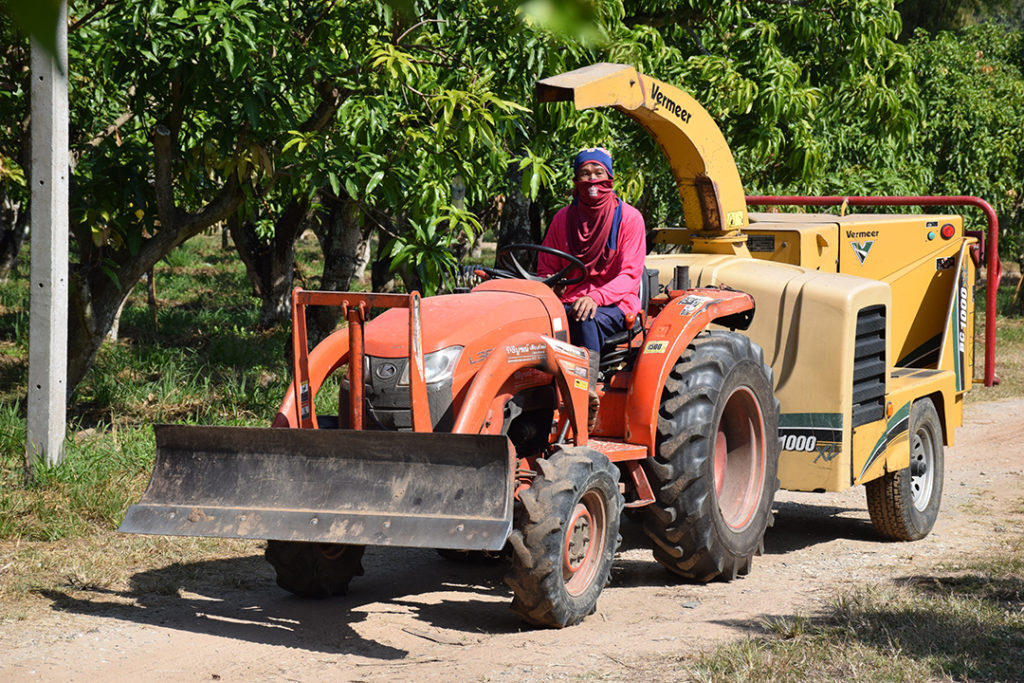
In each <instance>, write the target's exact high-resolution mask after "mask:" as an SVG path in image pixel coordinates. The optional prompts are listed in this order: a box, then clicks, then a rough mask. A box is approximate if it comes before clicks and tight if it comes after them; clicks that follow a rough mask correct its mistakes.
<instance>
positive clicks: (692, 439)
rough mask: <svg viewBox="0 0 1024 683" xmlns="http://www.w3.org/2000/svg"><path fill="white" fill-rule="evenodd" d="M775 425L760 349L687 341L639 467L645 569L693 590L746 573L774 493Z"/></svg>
mask: <svg viewBox="0 0 1024 683" xmlns="http://www.w3.org/2000/svg"><path fill="white" fill-rule="evenodd" d="M778 425H779V409H778V401H777V400H776V399H775V395H774V394H773V392H772V372H771V368H769V367H768V366H767V365H766V364H765V363H764V358H763V353H762V351H761V348H760V347H759V346H757V345H756V344H754V343H753V342H752V341H750V339H748V338H747V337H744V336H743V335H741V334H736V333H733V332H717V331H707V332H703V333H701V334H700V335H698V336H697V337H696V338H694V340H693V341H692V342H691V343H690V345H689V347H688V348H687V351H686V352H685V353H684V354H683V355H682V357H681V358H680V359H679V361H678V362H677V363H676V365H675V367H674V368H673V369H672V371H671V372H670V374H669V377H668V379H667V380H666V382H665V386H664V388H663V390H662V395H661V404H660V408H659V414H658V431H657V448H656V451H655V456H654V457H653V458H649V459H648V460H646V461H645V462H644V466H645V469H646V472H647V476H648V479H649V480H650V482H651V484H652V487H653V488H654V493H655V502H654V503H653V504H652V505H649V506H647V507H646V508H644V509H645V510H646V513H647V514H646V519H645V522H644V531H645V532H646V533H647V535H648V536H649V537H650V538H651V539H652V540H653V541H654V557H655V559H657V560H658V561H659V562H660V563H661V564H662V565H664V566H665V567H666V568H668V569H669V570H670V571H672V572H674V573H676V574H679V575H681V576H684V577H686V578H688V579H693V580H695V581H701V582H706V581H711V580H712V579H724V580H726V581H729V580H732V579H734V578H735V577H736V576H737V575H740V574H746V573H747V572H748V571H749V570H750V562H751V558H752V557H753V555H755V554H760V553H761V551H762V549H763V539H764V532H765V529H766V528H767V527H768V526H769V525H770V524H771V522H772V502H773V500H774V498H775V491H776V490H777V489H778V488H779V480H778V461H779V440H778Z"/></svg>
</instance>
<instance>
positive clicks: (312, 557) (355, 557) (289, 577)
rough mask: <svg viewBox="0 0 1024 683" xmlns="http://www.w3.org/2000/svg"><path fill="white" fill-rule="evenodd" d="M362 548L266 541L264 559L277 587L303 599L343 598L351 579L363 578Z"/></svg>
mask: <svg viewBox="0 0 1024 683" xmlns="http://www.w3.org/2000/svg"><path fill="white" fill-rule="evenodd" d="M364 550H365V546H361V545H342V544H340V543H303V542H300V541H267V549H266V551H265V552H264V553H263V556H264V557H265V558H266V559H267V562H269V563H270V564H271V565H273V567H274V570H275V571H276V572H277V585H278V586H280V587H281V588H283V589H285V590H286V591H288V592H290V593H294V594H295V595H298V596H301V597H303V598H329V597H331V596H332V595H344V594H345V592H346V591H348V583H349V581H351V580H352V577H353V576H362V575H363V564H362V561H361V560H362V558H363V551H364Z"/></svg>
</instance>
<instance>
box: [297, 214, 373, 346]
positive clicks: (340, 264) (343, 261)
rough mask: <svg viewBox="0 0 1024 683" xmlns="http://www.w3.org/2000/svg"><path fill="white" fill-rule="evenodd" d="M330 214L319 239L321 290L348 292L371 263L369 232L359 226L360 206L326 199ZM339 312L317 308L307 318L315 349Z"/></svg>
mask: <svg viewBox="0 0 1024 683" xmlns="http://www.w3.org/2000/svg"><path fill="white" fill-rule="evenodd" d="M323 203H324V204H325V205H326V206H327V208H328V212H327V214H326V215H325V216H323V218H322V219H321V220H320V221H319V223H318V225H317V228H316V236H317V239H318V240H319V241H320V249H321V251H322V252H323V260H324V266H323V272H322V273H321V275H320V289H326V290H334V291H347V290H349V289H351V287H352V280H353V279H358V278H360V277H362V274H363V270H364V269H365V268H366V262H367V261H368V260H369V246H370V230H369V229H367V228H365V227H364V226H362V225H360V221H359V217H360V213H359V206H358V205H357V204H356V203H355V202H353V201H350V200H348V199H342V198H339V197H325V198H324V202H323ZM340 313H341V312H340V311H339V310H338V309H337V308H335V307H333V306H316V307H313V308H311V309H309V312H308V313H307V316H306V321H307V326H308V334H309V339H310V343H311V344H313V345H315V344H316V343H318V342H319V341H321V340H322V339H324V338H325V337H326V336H327V335H329V334H330V333H331V332H333V331H334V328H335V327H337V325H338V316H339V315H340Z"/></svg>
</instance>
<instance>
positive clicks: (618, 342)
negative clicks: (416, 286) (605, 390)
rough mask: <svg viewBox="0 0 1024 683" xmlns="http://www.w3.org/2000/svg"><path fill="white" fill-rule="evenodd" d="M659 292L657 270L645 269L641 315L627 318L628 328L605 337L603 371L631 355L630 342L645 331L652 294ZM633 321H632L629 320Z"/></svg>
mask: <svg viewBox="0 0 1024 683" xmlns="http://www.w3.org/2000/svg"><path fill="white" fill-rule="evenodd" d="M656 291H658V271H657V269H655V268H644V273H643V275H642V276H641V277H640V291H639V292H637V294H639V296H640V313H638V314H637V315H636V316H627V317H626V323H627V325H628V327H627V328H626V329H625V330H623V331H621V332H616V333H615V334H610V335H608V336H607V337H605V340H604V344H603V345H602V346H601V369H602V370H604V369H606V368H611V367H615V366H617V365H619V364H620V363H622V362H623V361H624V360H626V355H627V354H628V353H629V346H628V344H629V341H630V340H631V339H632V338H633V337H635V336H636V335H637V334H639V333H640V332H641V331H642V330H643V329H644V315H646V313H647V304H648V303H650V301H651V292H656ZM630 317H632V318H633V320H632V321H630V320H629V318H630Z"/></svg>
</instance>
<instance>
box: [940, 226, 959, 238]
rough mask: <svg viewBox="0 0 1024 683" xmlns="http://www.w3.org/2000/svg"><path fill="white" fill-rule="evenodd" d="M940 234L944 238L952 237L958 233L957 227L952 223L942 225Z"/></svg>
mask: <svg viewBox="0 0 1024 683" xmlns="http://www.w3.org/2000/svg"><path fill="white" fill-rule="evenodd" d="M940 234H941V235H942V239H944V240H948V239H951V238H952V237H953V235H955V234H956V228H954V227H953V224H952V223H946V224H945V225H943V226H942V230H941V232H940Z"/></svg>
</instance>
